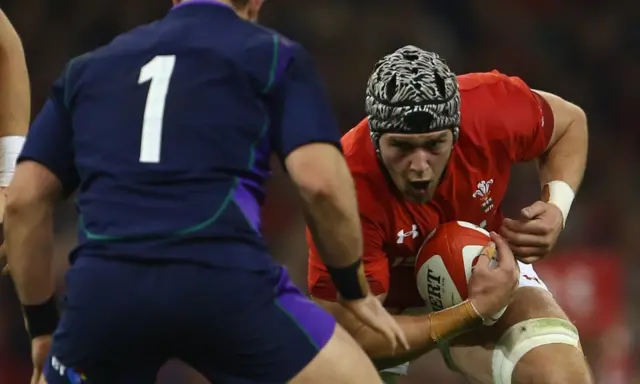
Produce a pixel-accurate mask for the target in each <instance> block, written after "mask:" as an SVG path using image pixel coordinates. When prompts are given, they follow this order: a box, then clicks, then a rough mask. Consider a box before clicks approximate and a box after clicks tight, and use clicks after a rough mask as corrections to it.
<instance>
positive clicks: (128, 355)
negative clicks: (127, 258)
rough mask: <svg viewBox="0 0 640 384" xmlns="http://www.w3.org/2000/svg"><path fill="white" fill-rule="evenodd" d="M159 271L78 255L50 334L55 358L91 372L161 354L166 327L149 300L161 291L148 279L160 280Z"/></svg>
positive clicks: (57, 361)
mask: <svg viewBox="0 0 640 384" xmlns="http://www.w3.org/2000/svg"><path fill="white" fill-rule="evenodd" d="M157 274H158V273H157V271H155V270H153V269H152V268H148V267H146V266H142V265H137V264H130V263H124V262H121V261H113V260H106V259H98V258H95V259H83V258H80V259H78V260H77V261H76V263H75V264H74V265H73V266H72V267H71V269H70V270H69V272H68V273H67V276H66V283H67V284H66V287H67V292H66V298H65V304H66V306H65V310H64V312H63V314H62V317H61V319H60V322H59V323H58V327H57V329H56V331H55V332H54V334H53V343H52V346H51V353H52V356H53V357H54V358H55V360H53V361H54V362H56V364H59V365H60V366H62V367H66V368H72V369H76V370H82V371H84V372H90V371H93V370H100V369H101V368H100V367H102V366H113V365H122V368H123V369H125V370H126V369H127V366H128V365H131V366H132V367H136V366H139V365H141V364H143V365H144V364H146V361H147V360H146V359H154V360H157V359H160V360H162V359H161V357H162V356H159V355H160V354H161V353H162V351H164V350H163V348H162V347H163V343H164V339H163V338H162V337H158V336H159V335H163V334H165V333H166V329H167V328H166V327H165V325H164V324H163V323H162V316H159V315H158V311H157V310H156V309H157V308H156V307H157V306H156V305H154V304H153V301H152V300H149V298H151V297H154V293H155V294H160V293H158V292H157V289H156V287H155V286H153V284H152V283H151V281H152V280H153V279H156V278H157V279H158V280H162V276H156V275H157ZM167 313H169V312H168V311H167ZM156 353H157V354H158V356H156V355H155V354H156ZM166 356H167V357H168V356H170V355H169V354H167V355H166Z"/></svg>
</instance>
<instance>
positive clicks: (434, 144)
mask: <svg viewBox="0 0 640 384" xmlns="http://www.w3.org/2000/svg"><path fill="white" fill-rule="evenodd" d="M443 143H444V141H442V140H438V141H430V142H428V143H425V145H424V148H425V149H427V150H429V151H437V150H438V149H439V148H442V144H443Z"/></svg>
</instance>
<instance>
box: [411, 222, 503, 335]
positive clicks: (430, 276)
mask: <svg viewBox="0 0 640 384" xmlns="http://www.w3.org/2000/svg"><path fill="white" fill-rule="evenodd" d="M489 242H491V238H490V237H489V232H487V231H485V230H484V229H482V228H480V227H479V226H477V225H475V224H471V223H468V222H465V221H451V222H448V223H445V224H442V225H440V226H439V227H438V228H436V229H435V230H434V231H433V232H431V233H430V234H429V236H428V237H427V239H426V240H425V243H424V244H423V245H422V247H421V248H420V250H419V251H418V256H417V258H416V269H415V272H416V281H417V283H418V291H419V292H420V295H421V296H422V298H423V299H424V300H425V302H426V305H427V308H428V309H429V311H432V312H437V311H441V310H443V309H445V308H449V307H452V306H454V305H457V304H459V303H461V302H463V301H464V300H466V299H467V298H468V290H467V284H468V282H469V278H470V277H471V273H472V272H473V267H474V266H475V264H476V262H477V261H478V258H479V257H480V251H482V248H484V246H486V245H487V244H489ZM491 263H496V261H495V260H492V261H491ZM490 265H491V264H490ZM494 265H495V264H494ZM506 309H507V307H504V308H502V309H501V310H500V311H499V312H498V313H496V314H495V315H493V316H491V317H490V318H487V319H485V321H484V325H492V324H494V323H495V322H496V321H498V319H499V318H500V316H502V314H503V313H504V311H505V310H506Z"/></svg>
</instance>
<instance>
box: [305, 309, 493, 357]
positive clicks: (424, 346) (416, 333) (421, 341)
mask: <svg viewBox="0 0 640 384" xmlns="http://www.w3.org/2000/svg"><path fill="white" fill-rule="evenodd" d="M381 299H383V298H381ZM315 301H316V302H317V303H318V304H319V305H320V306H322V307H323V308H324V309H326V310H327V311H328V312H329V313H331V314H332V315H333V316H334V317H335V318H336V320H337V321H338V323H339V324H340V325H342V326H343V327H344V328H345V329H346V330H347V332H349V333H350V334H351V336H353V338H354V339H356V341H357V342H358V344H360V346H361V347H362V349H364V351H365V352H366V353H367V354H368V355H369V357H370V358H371V359H372V360H373V362H374V363H375V365H376V366H377V367H378V368H379V369H385V368H389V367H394V366H397V365H399V364H402V363H405V362H407V361H412V360H415V359H417V358H418V357H420V356H422V355H423V354H425V353H427V352H429V351H430V350H431V349H433V348H434V347H435V346H436V345H437V342H436V340H443V339H449V338H452V337H454V336H456V335H459V334H461V333H464V332H465V331H468V330H471V329H473V328H474V327H475V326H477V325H479V324H480V323H481V321H482V320H481V319H480V318H479V316H478V315H477V312H475V310H474V309H473V308H472V306H471V305H470V303H469V302H468V301H465V302H463V303H462V304H460V305H456V306H454V307H450V308H447V309H445V310H442V311H440V312H436V313H432V314H429V315H416V316H406V315H395V316H393V317H394V319H395V320H396V321H397V323H398V325H400V328H402V330H403V331H404V333H405V335H406V337H407V341H408V344H409V349H404V348H403V347H402V346H398V348H397V349H396V350H391V349H390V348H389V341H388V340H387V339H386V338H385V337H384V336H383V335H381V334H380V333H379V332H376V331H374V330H373V329H371V328H369V327H367V326H365V325H363V324H362V322H360V321H359V320H358V319H357V318H356V317H355V316H354V315H353V314H352V313H350V312H349V311H347V310H345V309H344V308H342V307H341V306H340V305H339V304H337V303H333V302H328V301H324V300H319V299H315Z"/></svg>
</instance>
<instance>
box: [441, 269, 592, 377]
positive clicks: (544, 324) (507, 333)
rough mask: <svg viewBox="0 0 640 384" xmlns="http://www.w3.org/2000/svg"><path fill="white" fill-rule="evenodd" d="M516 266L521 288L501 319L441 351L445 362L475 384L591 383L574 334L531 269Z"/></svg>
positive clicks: (575, 333) (571, 327) (575, 332)
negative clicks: (518, 269)
mask: <svg viewBox="0 0 640 384" xmlns="http://www.w3.org/2000/svg"><path fill="white" fill-rule="evenodd" d="M520 267H521V279H520V288H519V289H518V290H517V291H516V294H515V296H514V299H513V301H512V302H511V304H510V305H509V308H508V309H507V311H506V312H505V313H504V315H503V316H502V317H501V319H500V320H499V321H498V322H497V323H496V324H495V325H493V326H492V327H484V328H481V329H478V330H476V331H473V332H471V333H469V334H467V335H464V336H462V337H460V338H458V339H457V340H455V341H454V342H453V343H452V344H453V345H452V346H451V347H450V348H442V351H443V355H444V357H445V360H448V363H449V364H450V365H451V366H452V367H455V369H457V370H458V371H460V372H461V373H462V374H463V375H465V376H466V377H467V379H468V380H469V381H470V382H474V383H496V384H511V382H513V383H518V384H520V383H522V384H525V383H536V384H537V383H540V384H551V383H567V384H572V383H575V384H584V383H590V382H591V375H590V371H589V368H588V365H587V363H586V361H585V359H584V357H583V354H582V351H581V350H580V349H579V344H578V343H579V340H578V334H577V330H576V329H575V327H574V326H573V325H572V324H571V322H570V321H569V320H568V318H567V316H566V314H565V313H564V311H563V310H562V309H561V308H560V306H559V305H558V304H557V303H556V301H555V300H554V299H553V296H552V295H551V294H550V293H549V291H548V290H547V288H546V286H545V285H544V283H543V282H542V281H541V280H540V278H539V277H538V276H537V274H536V273H535V271H534V270H533V268H532V267H531V266H530V265H524V264H522V265H520ZM509 377H510V378H511V379H509Z"/></svg>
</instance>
